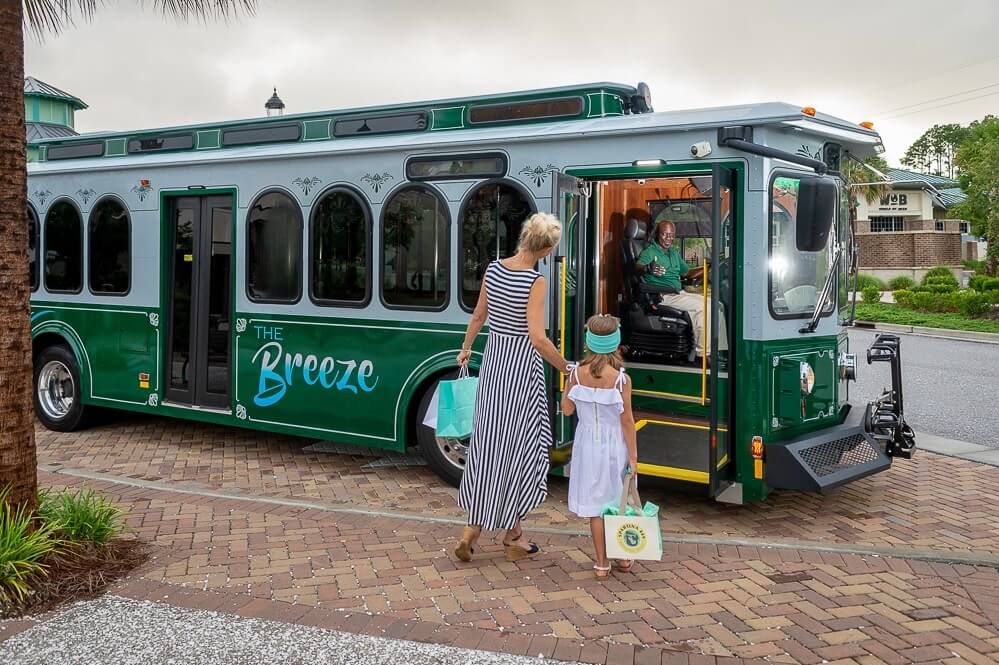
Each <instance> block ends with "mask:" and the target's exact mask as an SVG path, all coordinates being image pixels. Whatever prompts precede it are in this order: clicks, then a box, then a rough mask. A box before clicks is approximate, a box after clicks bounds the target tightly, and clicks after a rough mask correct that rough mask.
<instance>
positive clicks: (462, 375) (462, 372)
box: [458, 363, 468, 379]
mask: <svg viewBox="0 0 999 665" xmlns="http://www.w3.org/2000/svg"><path fill="white" fill-rule="evenodd" d="M458 378H459V379H467V378H468V363H465V364H463V365H462V366H461V367H460V368H459V369H458Z"/></svg>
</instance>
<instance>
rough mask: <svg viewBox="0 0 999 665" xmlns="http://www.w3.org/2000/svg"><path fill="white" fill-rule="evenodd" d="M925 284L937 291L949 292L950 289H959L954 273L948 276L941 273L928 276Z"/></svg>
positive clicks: (924, 281)
mask: <svg viewBox="0 0 999 665" xmlns="http://www.w3.org/2000/svg"><path fill="white" fill-rule="evenodd" d="M923 286H928V287H930V289H932V290H934V292H935V293H948V292H950V291H957V287H958V284H957V278H955V277H954V275H948V276H947V277H944V276H943V275H940V276H934V277H927V278H926V279H924V280H923Z"/></svg>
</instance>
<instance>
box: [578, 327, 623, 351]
mask: <svg viewBox="0 0 999 665" xmlns="http://www.w3.org/2000/svg"><path fill="white" fill-rule="evenodd" d="M619 346H621V330H620V328H619V329H617V330H615V331H614V332H612V333H611V334H609V335H596V334H594V333H593V331H591V330H587V331H586V348H587V349H589V350H590V352H591V353H614V352H615V351H617V348H618V347H619Z"/></svg>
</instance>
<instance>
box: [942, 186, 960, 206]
mask: <svg viewBox="0 0 999 665" xmlns="http://www.w3.org/2000/svg"><path fill="white" fill-rule="evenodd" d="M937 194H938V195H939V196H940V200H941V201H942V202H943V204H944V207H945V208H952V207H954V206H956V205H957V204H959V203H964V201H965V199H967V198H968V195H967V194H965V193H964V192H963V191H961V188H960V187H947V188H946V189H938V190H937Z"/></svg>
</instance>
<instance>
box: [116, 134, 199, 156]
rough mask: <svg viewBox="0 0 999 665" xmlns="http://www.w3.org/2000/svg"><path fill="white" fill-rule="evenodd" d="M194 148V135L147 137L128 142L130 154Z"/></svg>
mask: <svg viewBox="0 0 999 665" xmlns="http://www.w3.org/2000/svg"><path fill="white" fill-rule="evenodd" d="M193 147H194V134H170V135H165V136H145V137H141V136H140V137H136V138H133V139H129V140H128V152H129V153H137V152H159V151H161V150H190V149H191V148H193Z"/></svg>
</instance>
